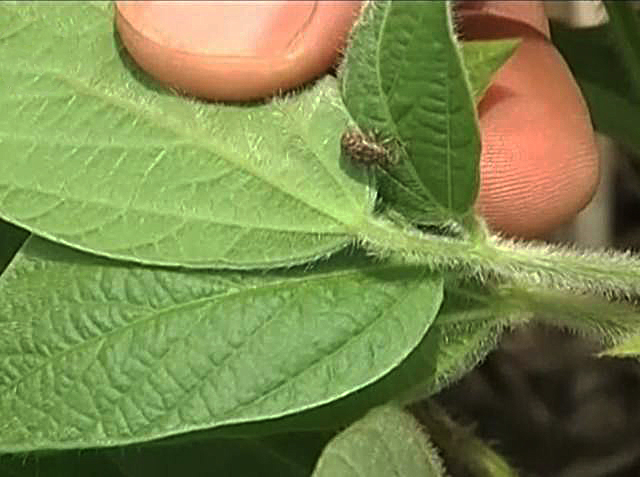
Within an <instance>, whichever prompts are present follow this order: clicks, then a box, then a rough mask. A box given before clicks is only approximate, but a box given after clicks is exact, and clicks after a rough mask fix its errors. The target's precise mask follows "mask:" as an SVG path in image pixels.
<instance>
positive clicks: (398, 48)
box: [341, 1, 480, 222]
mask: <svg viewBox="0 0 640 477" xmlns="http://www.w3.org/2000/svg"><path fill="white" fill-rule="evenodd" d="M451 15H452V14H451V6H450V2H445V1H434V2H406V1H394V2H370V3H369V4H368V7H367V8H366V9H365V11H364V13H363V15H362V16H361V18H360V20H359V22H358V24H357V25H356V27H355V29H354V33H353V36H352V40H351V44H350V46H349V48H348V49H347V52H346V56H345V61H344V63H343V65H342V70H341V89H342V98H343V100H344V102H345V105H346V107H347V109H348V110H349V112H350V113H351V115H352V117H353V118H354V120H355V121H356V123H357V124H358V126H359V127H360V128H361V129H363V130H364V131H365V132H367V131H377V132H378V134H379V136H381V137H382V138H385V139H386V138H388V139H390V140H391V143H390V146H389V147H390V148H391V149H394V150H393V151H392V153H393V155H396V156H398V157H400V160H399V161H398V163H397V164H396V165H394V166H389V167H385V168H382V167H381V168H378V172H379V174H378V176H379V182H380V183H379V188H380V194H381V196H382V198H383V200H384V201H386V202H387V204H388V205H389V206H391V207H393V208H394V209H396V210H397V211H399V212H401V213H402V214H403V215H405V216H406V217H408V218H410V219H411V220H414V221H418V222H442V221H445V220H449V219H452V218H453V219H457V220H462V219H463V218H464V217H465V216H466V215H468V214H470V213H471V208H472V205H473V203H474V201H475V198H476V194H477V190H478V174H479V173H478V161H479V158H480V137H479V132H478V127H477V124H476V123H477V121H476V117H475V108H474V103H473V98H472V97H471V94H470V86H469V81H468V79H467V77H466V73H465V71H464V68H463V65H462V59H461V52H460V47H459V46H458V44H457V42H456V40H455V37H454V32H453V25H452V22H453V20H452V18H451ZM395 142H398V143H400V144H401V146H398V147H395V146H394V144H395Z"/></svg>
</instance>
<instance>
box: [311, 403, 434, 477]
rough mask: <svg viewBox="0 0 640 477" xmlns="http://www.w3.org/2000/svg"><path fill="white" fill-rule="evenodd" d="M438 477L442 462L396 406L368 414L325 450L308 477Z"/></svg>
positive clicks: (419, 430)
mask: <svg viewBox="0 0 640 477" xmlns="http://www.w3.org/2000/svg"><path fill="white" fill-rule="evenodd" d="M338 475H339V476H341V477H365V476H366V477H389V476H403V477H441V476H444V475H445V472H444V469H443V466H442V462H441V460H440V457H439V456H438V454H437V452H436V450H435V449H434V447H433V445H432V444H431V443H430V442H429V439H428V438H427V436H426V434H425V433H424V431H423V430H422V429H421V428H420V424H419V423H418V421H416V419H415V418H414V417H413V416H411V415H410V414H409V413H407V412H406V411H403V410H402V409H400V408H398V407H396V406H383V407H379V408H376V409H373V410H372V411H370V412H369V413H368V414H367V415H366V416H365V417H364V418H362V419H360V420H359V421H357V422H355V423H354V424H353V425H351V426H350V427H349V428H347V429H346V430H345V431H343V432H342V433H340V434H339V435H338V436H336V437H335V438H334V439H333V440H332V441H331V442H329V444H328V445H327V447H326V448H325V450H324V451H323V453H322V455H321V456H320V459H319V460H318V465H317V466H316V469H315V471H314V472H313V476H312V477H334V476H338Z"/></svg>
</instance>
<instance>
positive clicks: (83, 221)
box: [0, 2, 374, 268]
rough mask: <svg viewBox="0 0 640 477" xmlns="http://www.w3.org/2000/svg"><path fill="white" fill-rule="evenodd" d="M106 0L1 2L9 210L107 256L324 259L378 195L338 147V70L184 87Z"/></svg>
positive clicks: (1, 204) (178, 261)
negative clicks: (209, 89)
mask: <svg viewBox="0 0 640 477" xmlns="http://www.w3.org/2000/svg"><path fill="white" fill-rule="evenodd" d="M113 15H114V13H113V7H112V5H111V4H110V3H106V2H98V3H92V2H78V3H73V4H70V3H67V2H65V3H57V2H51V3H48V4H40V2H35V3H27V2H20V5H12V4H9V3H2V4H0V108H2V111H3V113H2V115H0V156H1V157H2V158H3V159H2V161H0V217H2V218H3V219H5V220H7V221H9V222H12V223H14V224H17V225H20V226H22V227H24V228H26V229H28V230H30V231H32V232H33V233H35V234H37V235H40V236H43V237H46V238H48V239H50V240H53V241H56V242H62V243H64V244H67V245H71V246H73V247H76V248H79V249H82V250H85V251H90V252H93V253H96V254H99V255H104V256H108V257H115V258H122V259H127V260H132V261H136V262H141V263H146V264H159V265H180V266H186V267H228V268H255V267H270V266H276V265H291V264H297V263H303V262H307V261H309V260H313V259H315V258H319V257H324V256H326V255H328V254H329V253H331V252H334V251H336V250H338V249H340V248H343V247H344V246H346V245H347V244H348V243H350V242H351V241H352V240H353V236H354V234H355V232H356V231H357V224H359V223H361V221H362V220H364V218H365V217H366V216H367V215H368V214H369V212H370V211H371V209H372V207H373V200H374V197H373V193H372V191H371V189H370V187H369V184H368V180H367V178H366V174H364V172H363V171H361V170H357V169H354V168H351V170H346V169H345V165H344V164H342V163H341V161H340V147H339V135H340V133H341V131H342V130H343V129H344V128H345V126H346V124H347V123H348V114H347V112H346V111H345V109H344V106H343V104H342V102H341V100H340V97H339V92H338V88H337V83H336V81H335V79H334V78H332V77H326V78H325V79H323V80H320V81H319V82H317V83H316V84H315V85H314V86H312V87H309V88H308V89H307V90H305V91H304V92H302V93H300V94H298V95H295V96H290V97H287V98H284V99H277V100H274V101H271V102H268V103H266V104H257V105H244V106H231V105H224V104H213V103H203V102H197V101H193V100H190V99H187V98H185V97H180V96H177V95H174V94H172V93H171V92H170V91H168V90H166V89H163V88H162V87H160V86H158V85H157V84H155V83H154V82H153V81H152V80H151V79H149V78H148V77H147V76H146V75H145V74H144V73H142V72H141V71H140V70H139V69H138V68H137V66H136V65H135V64H134V63H133V61H132V60H131V59H130V57H129V56H128V55H127V53H126V52H125V51H124V48H123V46H122V45H121V43H120V42H119V40H118V37H117V36H116V35H115V34H114V22H113Z"/></svg>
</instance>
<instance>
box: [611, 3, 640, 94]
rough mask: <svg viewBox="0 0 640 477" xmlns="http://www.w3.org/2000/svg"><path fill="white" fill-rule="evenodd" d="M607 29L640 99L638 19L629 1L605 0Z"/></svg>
mask: <svg viewBox="0 0 640 477" xmlns="http://www.w3.org/2000/svg"><path fill="white" fill-rule="evenodd" d="M603 4H604V7H605V9H606V11H607V15H608V16H609V25H608V26H609V30H610V32H611V35H612V37H613V39H614V40H615V47H616V52H617V53H618V56H619V57H620V60H621V61H622V64H623V65H624V67H625V70H626V72H627V74H628V75H629V80H630V82H631V84H632V86H633V90H632V92H633V93H634V94H635V98H636V99H639V100H640V20H639V19H638V16H637V15H636V12H635V11H634V9H633V7H632V6H631V3H629V2H612V1H610V0H605V1H604V2H603Z"/></svg>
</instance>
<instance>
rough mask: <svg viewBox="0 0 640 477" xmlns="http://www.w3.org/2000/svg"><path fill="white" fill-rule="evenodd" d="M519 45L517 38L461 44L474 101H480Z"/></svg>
mask: <svg viewBox="0 0 640 477" xmlns="http://www.w3.org/2000/svg"><path fill="white" fill-rule="evenodd" d="M518 45H520V39H519V38H509V39H506V40H479V41H465V42H463V43H462V59H463V61H464V67H465V69H466V71H467V74H468V75H469V84H470V85H471V93H472V95H473V97H474V99H475V100H476V102H477V101H480V99H482V96H483V95H484V93H485V92H486V90H487V88H488V87H489V84H490V83H491V79H492V78H493V76H494V75H495V73H496V72H497V71H498V70H499V69H500V68H501V67H502V65H504V64H505V63H506V62H507V60H508V59H509V58H511V55H513V53H514V52H515V51H516V48H518Z"/></svg>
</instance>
